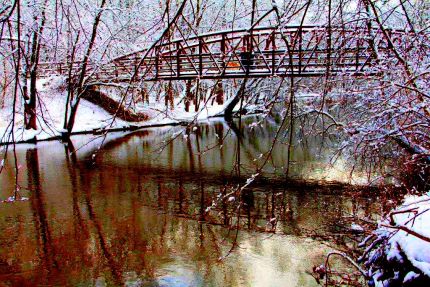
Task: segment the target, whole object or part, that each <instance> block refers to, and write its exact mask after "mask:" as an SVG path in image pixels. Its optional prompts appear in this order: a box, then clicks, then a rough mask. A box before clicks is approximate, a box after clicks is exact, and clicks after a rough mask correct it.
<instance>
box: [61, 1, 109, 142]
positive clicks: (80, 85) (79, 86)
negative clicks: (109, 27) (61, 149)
mask: <svg viewBox="0 0 430 287" xmlns="http://www.w3.org/2000/svg"><path fill="white" fill-rule="evenodd" d="M105 4H106V0H102V3H101V4H100V7H99V9H98V13H97V15H96V17H95V18H94V23H93V30H92V33H91V38H90V42H89V44H88V48H87V51H86V53H85V56H84V59H83V61H82V66H81V74H80V76H79V80H78V83H77V93H76V98H75V101H74V102H73V104H72V107H71V109H70V117H69V120H68V123H67V133H68V134H69V135H70V133H71V132H72V130H73V126H74V125H75V118H76V113H77V112H78V107H79V101H80V99H81V97H82V95H83V94H84V93H85V87H84V80H85V74H86V71H87V66H88V60H89V58H90V55H91V52H92V50H93V47H94V43H95V40H96V36H97V28H98V26H99V23H100V18H101V17H102V13H103V8H104V6H105Z"/></svg>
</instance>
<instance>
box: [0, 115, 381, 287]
mask: <svg viewBox="0 0 430 287" xmlns="http://www.w3.org/2000/svg"><path fill="white" fill-rule="evenodd" d="M259 120H261V118H258V117H246V118H244V120H243V123H242V127H239V126H238V124H236V125H233V126H232V125H231V124H230V125H229V124H227V123H226V122H224V121H222V120H212V121H209V122H203V123H200V124H198V125H196V126H195V127H193V128H189V129H186V128H185V127H182V126H176V127H163V128H153V129H147V130H141V131H137V132H133V133H112V134H109V135H108V136H107V138H106V139H105V141H104V143H103V145H102V146H101V147H100V145H101V142H102V139H101V138H100V137H97V136H76V137H73V138H72V144H69V145H65V144H62V143H60V142H45V143H38V144H37V145H17V159H18V163H19V165H20V169H19V177H18V182H19V184H20V186H21V192H20V194H21V195H22V196H25V197H28V198H29V199H28V200H27V201H21V202H14V203H0V230H1V233H0V281H1V282H3V283H5V284H6V285H14V286H28V285H44V286H53V285H55V286H57V285H62V286H64V285H68V286H88V285H90V286H123V285H127V286H172V287H173V286H174V287H179V286H181V287H182V286H193V287H194V286H196V287H197V286H265V287H266V286H317V283H316V281H315V279H314V278H313V277H312V276H311V275H310V273H309V272H311V270H312V267H313V266H314V265H319V264H321V263H323V261H324V257H325V255H326V254H327V253H328V252H329V251H330V250H332V249H333V247H336V246H349V245H351V244H355V243H354V242H353V240H351V239H350V238H349V236H347V235H348V232H347V231H348V229H349V227H350V224H351V222H350V221H348V220H345V218H351V217H354V216H358V215H360V216H361V217H367V218H371V217H372V216H374V215H375V214H377V213H378V210H379V209H381V206H380V205H379V204H378V203H377V201H376V200H375V197H376V195H374V194H372V193H369V192H365V191H363V190H366V188H362V187H359V186H356V185H350V184H348V183H349V182H350V181H351V180H350V169H349V166H348V164H347V162H348V161H347V160H346V159H343V158H342V157H340V158H339V159H338V160H337V161H336V162H335V163H334V164H330V160H331V158H332V155H333V151H334V149H335V147H336V143H337V142H338V141H339V139H337V138H330V137H322V136H315V135H314V136H300V134H299V133H297V135H296V136H295V140H294V146H293V148H292V154H291V168H290V171H289V174H290V177H289V179H288V180H285V169H286V166H285V163H286V159H287V152H288V146H287V144H286V143H285V142H286V140H283V141H284V142H282V141H281V142H280V143H278V144H276V145H275V146H274V148H273V152H272V156H271V157H270V158H269V160H268V162H267V164H266V166H265V167H264V169H263V170H261V171H260V170H257V168H258V167H259V166H261V164H262V162H263V161H264V160H265V158H266V152H267V151H268V150H269V149H270V147H271V144H272V141H273V138H274V136H275V134H276V131H277V128H278V122H279V120H278V119H276V118H266V119H265V120H262V121H261V124H256V122H258V121H259ZM99 147H100V149H99V150H98V148H99ZM97 150H98V152H97V154H96V156H95V157H94V158H93V155H94V152H95V151H97ZM239 155H240V156H239ZM238 161H240V164H241V169H240V173H239V172H238V169H237V168H235V163H237V162H238ZM12 167H13V157H12V153H11V152H9V154H8V159H7V160H6V169H5V170H4V171H3V173H1V174H0V187H1V190H0V198H1V199H6V198H8V197H9V196H11V194H13V190H14V182H15V173H14V170H13V168H12ZM257 172H258V173H259V176H258V177H257V178H256V179H255V181H254V182H253V183H252V184H251V185H250V186H249V187H247V188H245V189H243V191H242V193H241V194H240V195H237V193H233V192H232V191H233V190H234V188H235V187H237V185H238V184H240V185H241V186H243V184H244V183H245V182H246V179H247V178H249V177H251V176H252V175H253V174H255V173H257ZM365 177H366V176H365V174H362V173H360V172H356V173H354V178H353V182H354V183H361V182H365ZM220 195H224V196H220ZM238 202H242V205H241V207H240V208H239V207H238V206H239V205H238ZM238 218H239V220H238ZM237 229H239V230H240V231H239V232H236V230H237ZM233 245H235V246H236V247H235V248H234V249H233V250H231V249H232V246H233ZM230 251H231V252H230Z"/></svg>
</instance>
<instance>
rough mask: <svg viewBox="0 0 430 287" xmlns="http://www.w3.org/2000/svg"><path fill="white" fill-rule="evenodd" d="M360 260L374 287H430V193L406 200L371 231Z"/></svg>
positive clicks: (370, 283)
mask: <svg viewBox="0 0 430 287" xmlns="http://www.w3.org/2000/svg"><path fill="white" fill-rule="evenodd" d="M374 235H375V239H374V240H373V241H372V242H371V243H370V245H369V247H368V248H367V249H366V251H365V253H364V255H363V257H362V258H361V260H363V261H364V262H365V264H366V266H367V267H368V268H369V272H370V275H371V276H372V280H371V281H370V282H369V285H374V286H386V287H390V286H404V285H407V286H430V285H429V284H430V194H427V195H423V196H421V197H416V196H415V197H408V198H407V199H406V200H405V202H404V204H403V205H402V206H400V207H399V208H397V209H396V210H394V211H392V212H390V213H389V214H388V216H387V217H386V218H385V219H384V220H383V221H381V222H380V224H379V228H378V229H377V230H376V231H374Z"/></svg>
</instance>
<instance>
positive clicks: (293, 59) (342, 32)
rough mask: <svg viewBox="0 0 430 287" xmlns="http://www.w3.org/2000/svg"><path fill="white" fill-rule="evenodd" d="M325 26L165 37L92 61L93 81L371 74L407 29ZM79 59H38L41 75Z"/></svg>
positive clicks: (75, 70)
mask: <svg viewBox="0 0 430 287" xmlns="http://www.w3.org/2000/svg"><path fill="white" fill-rule="evenodd" d="M389 33H390V42H389V41H387V40H386V39H385V37H384V34H383V33H382V32H380V31H378V30H377V29H374V30H369V29H366V28H354V29H352V28H345V27H325V26H289V27H283V28H278V27H255V28H253V29H239V30H229V31H217V32H213V33H206V34H201V35H198V36H193V37H188V38H186V37H181V38H180V39H168V38H167V37H165V38H164V39H162V40H161V41H159V42H158V43H157V44H156V45H153V46H152V47H151V48H149V49H144V50H140V51H137V52H134V53H130V54H127V55H124V56H121V57H117V58H115V59H112V60H110V61H107V62H105V63H90V64H89V68H88V69H87V72H86V74H87V75H88V76H90V78H91V82H98V83H109V82H125V81H130V80H131V81H159V80H187V79H228V78H244V77H251V78H262V77H275V76H276V77H318V76H322V75H326V74H327V73H330V74H345V75H351V76H363V75H369V74H374V73H375V72H376V71H377V70H376V69H375V67H377V65H378V61H379V59H378V57H377V55H379V56H380V55H384V54H385V56H384V58H386V57H388V56H389V55H388V54H389V53H390V44H392V43H393V42H395V43H400V44H401V43H402V42H404V41H405V39H406V37H405V33H404V32H401V31H397V32H396V31H392V30H390V31H389ZM80 66H81V63H79V62H76V63H74V64H73V65H68V64H65V63H41V64H40V68H39V73H40V75H41V76H42V77H46V76H50V75H54V74H68V72H69V70H70V71H71V74H72V75H77V74H78V73H79V72H80Z"/></svg>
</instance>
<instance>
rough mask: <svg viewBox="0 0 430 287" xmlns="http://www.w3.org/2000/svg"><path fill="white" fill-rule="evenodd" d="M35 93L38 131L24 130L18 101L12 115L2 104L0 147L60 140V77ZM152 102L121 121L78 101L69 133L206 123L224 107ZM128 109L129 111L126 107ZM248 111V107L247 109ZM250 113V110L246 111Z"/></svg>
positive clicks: (62, 97) (62, 106)
mask: <svg viewBox="0 0 430 287" xmlns="http://www.w3.org/2000/svg"><path fill="white" fill-rule="evenodd" d="M37 86H38V91H39V98H38V100H39V102H38V109H37V125H38V130H25V129H24V128H23V126H24V117H23V114H24V112H23V103H22V99H18V101H17V103H16V110H15V114H14V115H13V110H12V103H11V102H6V103H5V106H4V107H3V108H2V109H0V145H7V144H12V143H14V142H15V143H35V142H39V141H50V140H61V139H62V138H64V134H65V130H64V114H65V107H66V98H67V91H66V88H65V78H64V77H50V78H48V79H41V80H39V81H38V83H37ZM111 96H112V98H113V100H116V101H118V102H119V100H120V99H119V98H118V95H115V94H113V95H111ZM160 102H161V101H160V100H159V99H156V95H152V96H150V97H149V100H148V102H146V103H143V102H140V103H137V104H136V105H135V106H134V107H133V111H134V112H136V113H139V114H145V115H147V116H148V118H147V119H145V120H142V121H133V122H130V121H125V120H123V119H120V118H118V117H115V116H114V114H112V112H111V111H110V110H109V111H107V110H106V109H103V108H102V107H101V106H98V105H96V104H94V103H91V102H89V101H88V100H85V99H82V100H81V102H80V106H79V109H78V112H77V115H76V121H75V126H74V129H73V131H72V133H71V134H70V135H71V136H74V135H83V134H103V133H107V132H118V131H135V130H138V129H145V128H153V127H163V126H176V125H188V124H190V123H193V122H198V121H203V120H207V119H209V118H212V117H219V116H223V111H224V109H225V107H226V106H227V105H228V101H226V102H225V103H224V104H222V105H218V104H217V103H216V102H213V101H212V102H211V103H204V104H202V105H201V107H200V108H199V109H198V110H197V111H195V108H194V106H193V105H192V104H191V106H190V109H189V110H190V112H186V111H185V107H184V103H183V99H182V98H181V97H177V98H175V99H174V102H175V103H174V107H175V108H174V109H170V108H168V107H166V106H165V105H164V104H163V103H160ZM130 109H131V108H130ZM248 109H249V108H248ZM250 112H251V113H253V109H252V108H251V110H250ZM12 120H14V121H15V125H14V139H12V133H11V131H12V130H11V123H12Z"/></svg>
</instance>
